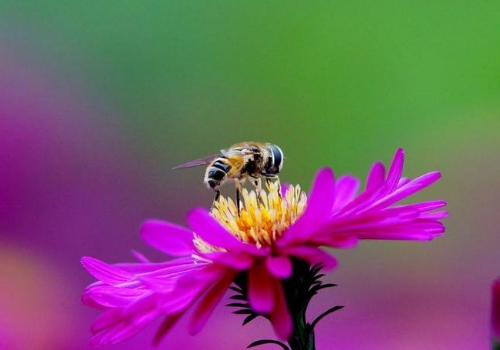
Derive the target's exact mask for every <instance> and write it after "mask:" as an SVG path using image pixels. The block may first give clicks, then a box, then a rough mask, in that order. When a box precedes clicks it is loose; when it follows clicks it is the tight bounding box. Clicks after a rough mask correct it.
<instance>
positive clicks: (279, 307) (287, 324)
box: [270, 280, 293, 341]
mask: <svg viewBox="0 0 500 350" xmlns="http://www.w3.org/2000/svg"><path fill="white" fill-rule="evenodd" d="M274 284H275V285H274V293H275V294H274V297H275V299H276V302H275V306H274V309H273V311H272V312H271V315H270V320H271V323H272V325H273V329H274V332H275V333H276V335H277V336H278V338H279V339H281V340H283V341H287V340H288V339H290V337H291V335H292V332H293V322H292V317H291V315H290V311H289V310H288V306H287V302H286V297H285V293H284V292H283V287H282V285H281V282H280V281H279V280H275V281H274Z"/></svg>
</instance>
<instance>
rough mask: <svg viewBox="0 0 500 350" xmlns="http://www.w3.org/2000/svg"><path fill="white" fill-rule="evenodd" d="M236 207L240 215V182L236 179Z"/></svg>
mask: <svg viewBox="0 0 500 350" xmlns="http://www.w3.org/2000/svg"><path fill="white" fill-rule="evenodd" d="M235 185H236V208H238V216H241V208H240V192H241V183H240V182H239V181H238V180H236V181H235Z"/></svg>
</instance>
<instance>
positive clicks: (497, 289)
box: [491, 279, 500, 346]
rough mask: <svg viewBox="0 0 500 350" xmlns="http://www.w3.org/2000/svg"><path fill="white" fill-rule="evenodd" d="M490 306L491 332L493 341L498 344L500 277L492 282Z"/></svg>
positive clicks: (499, 333)
mask: <svg viewBox="0 0 500 350" xmlns="http://www.w3.org/2000/svg"><path fill="white" fill-rule="evenodd" d="M492 292H493V293H492V294H493V299H492V300H493V301H492V306H491V332H492V337H493V341H494V342H496V343H497V344H498V346H500V279H497V280H496V281H495V282H494V283H493V288H492Z"/></svg>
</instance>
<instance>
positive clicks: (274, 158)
mask: <svg viewBox="0 0 500 350" xmlns="http://www.w3.org/2000/svg"><path fill="white" fill-rule="evenodd" d="M268 150H269V158H268V159H267V162H266V165H265V166H264V172H265V174H266V175H277V174H279V172H280V171H281V169H283V160H284V156H283V151H282V150H281V148H279V147H278V146H276V145H269V148H268Z"/></svg>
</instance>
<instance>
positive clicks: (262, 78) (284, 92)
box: [0, 0, 500, 350]
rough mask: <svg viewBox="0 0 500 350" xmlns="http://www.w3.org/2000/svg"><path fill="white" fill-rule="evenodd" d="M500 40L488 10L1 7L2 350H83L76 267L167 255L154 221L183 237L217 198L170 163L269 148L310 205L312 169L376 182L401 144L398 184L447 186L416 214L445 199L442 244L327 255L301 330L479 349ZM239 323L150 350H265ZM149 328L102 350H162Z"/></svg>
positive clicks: (345, 346) (496, 165)
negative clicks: (380, 167)
mask: <svg viewBox="0 0 500 350" xmlns="http://www.w3.org/2000/svg"><path fill="white" fill-rule="evenodd" d="M499 23H500V2H498V1H494V0H492V1H488V0H485V1H472V0H458V1H456V0H455V1H448V0H438V1H432V2H418V1H417V2H415V1H399V2H396V1H388V0H379V1H362V0H361V1H349V0H335V1H307V2H306V1H304V2H282V1H216V0H213V1H195V0H191V1H178V0H168V1H150V0H145V1H106V2H103V1H72V2H66V1H39V0H31V1H1V2H0V310H1V312H0V348H1V349H9V350H10V349H13V350H17V349H21V350H24V349H29V350H31V349H34V350H38V349H43V350H45V349H48V350H64V349H71V350H79V349H88V348H89V345H88V340H89V338H90V331H89V327H90V324H91V321H92V319H93V318H95V317H96V316H97V315H98V312H97V311H95V310H91V309H89V308H85V307H83V306H82V305H81V303H80V294H81V291H82V290H83V289H84V287H85V286H86V285H87V284H88V283H90V282H91V281H92V278H91V277H90V276H89V275H88V274H87V273H86V272H85V271H84V270H83V269H82V268H81V266H80V264H79V259H80V257H81V256H84V255H90V256H95V257H98V258H100V259H103V260H105V261H109V262H121V261H130V260H132V259H133V258H132V256H131V250H132V249H136V250H138V251H140V252H142V253H144V254H146V255H148V256H149V257H151V258H152V259H154V260H161V259H165V257H163V256H161V254H158V253H157V252H154V251H153V250H152V249H150V248H148V247H147V246H146V245H145V244H144V243H143V242H141V241H140V239H139V236H138V228H139V227H140V224H141V222H142V221H143V220H144V219H146V218H161V219H166V220H170V221H174V222H178V223H180V224H183V223H185V213H186V212H187V211H188V210H189V209H190V208H192V207H194V206H208V205H209V204H210V203H211V200H212V194H211V193H210V192H209V191H207V190H206V189H205V188H204V186H203V185H202V182H201V179H202V173H203V170H202V169H191V170H186V171H184V172H175V171H172V170H171V168H172V166H174V165H177V164H179V163H182V162H184V161H187V160H191V159H193V158H197V157H201V156H205V155H207V154H211V153H213V152H214V151H215V152H216V151H217V150H219V149H220V148H223V147H226V146H228V145H231V144H233V143H236V142H239V141H244V140H262V141H272V142H274V143H277V144H279V145H280V146H281V147H282V148H283V149H284V151H285V154H286V157H287V158H286V162H285V167H284V171H283V174H282V179H283V180H284V181H287V182H291V183H301V184H303V186H304V187H306V188H308V187H309V186H310V183H311V179H312V177H313V175H314V173H315V171H316V170H317V169H318V168H319V167H320V166H323V165H329V166H332V167H333V168H334V170H335V172H336V174H338V175H340V174H344V173H352V174H355V175H358V176H360V177H364V176H365V174H366V172H367V169H368V167H369V166H370V164H371V163H372V162H373V161H375V160H379V159H380V160H383V161H385V162H389V161H390V159H391V157H392V154H393V153H394V151H395V150H396V148H397V147H404V148H405V150H406V154H407V163H406V170H405V172H406V175H409V176H417V175H419V174H421V173H423V172H426V171H429V170H435V169H436V170H441V171H442V172H443V175H444V177H443V179H442V181H441V182H440V183H438V184H437V185H436V186H434V187H432V188H430V189H428V190H427V191H426V192H425V193H423V194H422V195H419V197H418V198H419V199H424V198H425V199H446V200H447V201H448V202H449V207H448V209H449V211H450V212H451V216H450V218H448V219H447V220H446V221H445V222H446V225H447V233H446V235H445V236H443V237H441V238H439V239H437V240H435V241H433V242H431V243H416V242H363V243H362V244H361V245H360V246H359V247H358V248H356V249H354V250H348V251H338V252H336V253H337V256H338V257H339V259H340V262H341V264H340V267H339V268H338V269H337V270H336V271H334V272H332V273H330V274H329V275H328V277H327V279H328V280H329V281H332V282H335V283H338V284H339V287H337V288H335V289H332V290H328V291H324V292H323V293H322V294H321V296H319V297H318V298H317V299H316V300H315V302H314V305H313V306H312V308H311V310H310V312H311V317H312V316H314V315H315V314H318V313H319V312H321V311H323V310H325V309H326V308H327V307H330V306H332V305H337V304H342V305H346V308H345V309H344V310H342V311H341V312H338V313H336V314H334V315H332V316H330V317H329V318H328V319H326V320H324V321H323V322H322V324H320V325H319V326H318V331H317V343H318V349H342V350H357V349H370V350H392V349H395V350H417V349H418V350H420V349H431V350H434V349H436V350H442V349H445V350H446V349H453V350H462V349H463V350H471V349H488V346H489V345H488V344H489V303H490V285H491V281H492V280H493V279H494V278H496V277H498V276H499V275H500V259H499V256H498V248H499V244H500V232H499V230H498V225H497V218H498V215H499V209H500V200H499V198H500V177H499V171H500V152H499V147H500V130H499V127H500V99H499V98H500V25H499ZM226 191H230V189H229V188H227V189H226ZM226 193H228V192H226ZM229 193H232V192H229ZM240 321H241V318H239V316H235V315H231V314H230V311H229V310H227V309H225V308H224V307H219V308H218V309H217V311H216V313H215V314H214V315H213V317H212V318H211V320H210V322H209V324H208V326H207V327H206V328H205V329H204V330H203V332H202V333H201V334H199V335H198V336H196V337H190V336H188V335H187V331H186V328H185V321H183V322H181V324H180V325H179V326H177V327H176V328H175V329H174V331H173V332H172V333H171V334H170V335H169V336H168V337H167V338H166V339H165V341H164V342H163V343H162V344H161V345H160V347H158V349H162V348H163V349H184V350H188V349H243V348H245V347H246V345H247V344H249V343H250V342H251V341H253V340H256V339H260V338H262V337H272V332H271V330H270V327H269V325H268V324H267V323H265V322H264V321H255V322H254V323H253V324H250V325H248V326H246V327H240V325H239V324H240ZM157 325H158V324H155V325H154V326H153V327H149V328H148V329H147V330H146V331H143V332H142V333H140V334H139V335H137V336H135V337H134V338H132V339H130V340H128V341H126V342H124V343H122V344H119V345H115V346H111V347H109V348H110V349H116V350H118V349H120V350H127V349H139V348H140V349H149V348H153V347H152V345H150V344H151V339H152V336H153V334H154V331H155V328H156V326H157ZM269 348H272V347H269Z"/></svg>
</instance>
